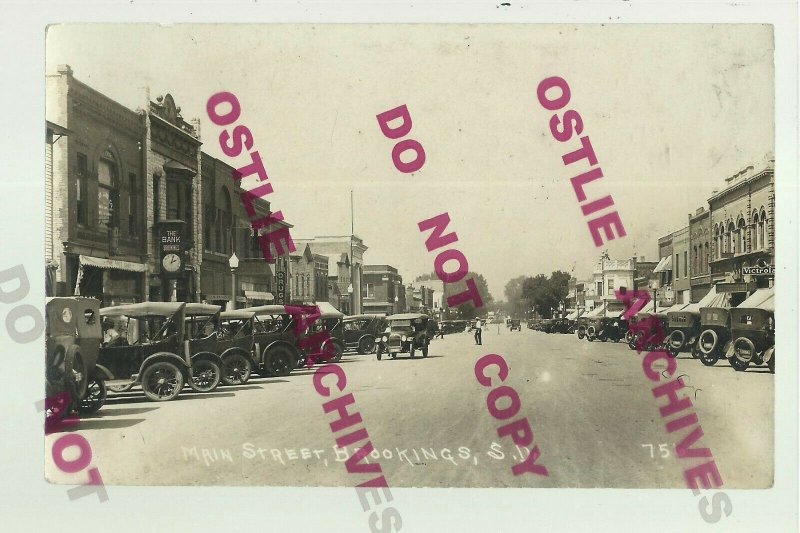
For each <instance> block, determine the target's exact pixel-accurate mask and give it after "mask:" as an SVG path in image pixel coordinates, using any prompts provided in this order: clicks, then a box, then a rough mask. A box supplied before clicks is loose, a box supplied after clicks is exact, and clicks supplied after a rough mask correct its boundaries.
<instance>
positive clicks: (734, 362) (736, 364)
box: [728, 356, 750, 372]
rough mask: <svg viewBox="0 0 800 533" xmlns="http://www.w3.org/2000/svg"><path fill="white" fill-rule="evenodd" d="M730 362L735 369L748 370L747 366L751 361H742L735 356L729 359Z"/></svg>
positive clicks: (738, 370)
mask: <svg viewBox="0 0 800 533" xmlns="http://www.w3.org/2000/svg"><path fill="white" fill-rule="evenodd" d="M728 363H730V365H731V366H732V367H733V369H734V370H736V371H737V372H744V371H745V370H747V367H749V366H750V361H746V362H745V361H740V360H739V359H738V358H736V357H735V356H734V357H731V358H730V359H728Z"/></svg>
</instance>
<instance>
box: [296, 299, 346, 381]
mask: <svg viewBox="0 0 800 533" xmlns="http://www.w3.org/2000/svg"><path fill="white" fill-rule="evenodd" d="M305 307H306V308H316V309H318V310H319V317H318V318H317V319H316V320H314V321H313V323H312V324H311V325H310V326H309V328H308V331H306V332H305V333H304V334H302V335H301V337H300V341H299V346H300V352H301V354H300V361H299V362H298V365H297V366H298V368H302V367H303V366H305V365H306V363H307V362H308V361H309V359H311V360H313V361H314V362H332V363H338V362H339V361H340V360H341V359H342V354H344V350H345V336H344V323H343V322H344V313H342V312H341V311H339V310H338V309H336V308H335V307H333V306H332V305H331V304H329V303H328V302H319V303H318V304H313V307H312V306H309V305H305ZM312 356H313V357H312Z"/></svg>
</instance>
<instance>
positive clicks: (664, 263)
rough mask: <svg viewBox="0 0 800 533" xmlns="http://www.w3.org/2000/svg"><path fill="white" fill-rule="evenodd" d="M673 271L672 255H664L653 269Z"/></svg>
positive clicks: (654, 270) (656, 270)
mask: <svg viewBox="0 0 800 533" xmlns="http://www.w3.org/2000/svg"><path fill="white" fill-rule="evenodd" d="M671 271H672V256H671V255H668V256H666V257H662V258H661V260H660V261H659V262H658V264H657V265H656V267H655V268H654V269H653V272H654V273H655V272H671Z"/></svg>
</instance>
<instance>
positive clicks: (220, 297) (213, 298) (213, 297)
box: [205, 294, 231, 302]
mask: <svg viewBox="0 0 800 533" xmlns="http://www.w3.org/2000/svg"><path fill="white" fill-rule="evenodd" d="M205 300H206V301H208V302H219V301H223V302H229V301H230V300H231V297H230V296H228V295H227V294H206V295H205Z"/></svg>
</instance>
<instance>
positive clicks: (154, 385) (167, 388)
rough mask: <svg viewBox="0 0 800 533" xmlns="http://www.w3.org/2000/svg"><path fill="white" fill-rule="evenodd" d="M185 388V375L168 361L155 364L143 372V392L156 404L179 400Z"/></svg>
mask: <svg viewBox="0 0 800 533" xmlns="http://www.w3.org/2000/svg"><path fill="white" fill-rule="evenodd" d="M182 388H183V374H182V373H181V371H180V369H178V367H177V366H175V365H174V364H172V363H169V362H167V361H159V362H157V363H153V364H151V365H150V366H148V367H147V368H145V369H144V372H142V390H143V391H144V395H145V396H147V398H148V399H150V400H152V401H154V402H166V401H169V400H173V399H175V398H177V396H178V394H180V392H181V389H182Z"/></svg>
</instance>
